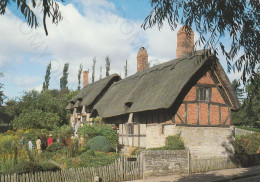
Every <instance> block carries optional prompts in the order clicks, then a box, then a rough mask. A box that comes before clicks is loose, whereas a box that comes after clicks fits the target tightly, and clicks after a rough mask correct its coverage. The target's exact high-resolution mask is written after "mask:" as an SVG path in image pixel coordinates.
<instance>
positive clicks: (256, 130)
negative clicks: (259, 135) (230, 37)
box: [236, 126, 260, 132]
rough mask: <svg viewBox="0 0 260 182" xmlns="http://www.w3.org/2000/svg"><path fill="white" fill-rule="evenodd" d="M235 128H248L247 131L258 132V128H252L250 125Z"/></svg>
mask: <svg viewBox="0 0 260 182" xmlns="http://www.w3.org/2000/svg"><path fill="white" fill-rule="evenodd" d="M236 128H240V129H243V130H248V131H254V132H260V128H252V127H246V126H236Z"/></svg>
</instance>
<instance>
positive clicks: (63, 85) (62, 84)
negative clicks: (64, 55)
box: [60, 63, 69, 90]
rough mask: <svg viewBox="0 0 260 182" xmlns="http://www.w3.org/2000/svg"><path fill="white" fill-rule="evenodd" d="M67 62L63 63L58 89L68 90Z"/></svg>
mask: <svg viewBox="0 0 260 182" xmlns="http://www.w3.org/2000/svg"><path fill="white" fill-rule="evenodd" d="M68 71H69V63H65V64H64V68H63V75H62V77H61V78H60V90H68V75H69V72H68Z"/></svg>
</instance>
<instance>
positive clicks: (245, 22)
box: [142, 0, 260, 82]
mask: <svg viewBox="0 0 260 182" xmlns="http://www.w3.org/2000/svg"><path fill="white" fill-rule="evenodd" d="M151 6H152V8H153V9H152V10H151V13H150V14H149V15H148V16H147V17H146V18H145V20H144V23H143V25H142V27H143V28H144V29H147V28H151V27H153V26H155V25H158V28H159V29H160V28H162V26H163V24H164V23H168V24H169V26H170V27H171V29H172V30H175V29H176V28H177V27H178V25H180V24H182V25H186V32H188V33H190V28H189V27H194V28H195V30H196V32H198V33H199V40H198V41H197V42H196V44H199V45H201V44H202V45H204V49H211V50H212V52H213V53H214V52H215V53H216V52H217V50H218V47H219V46H220V48H221V51H222V53H223V54H224V55H225V56H226V60H227V63H228V71H229V70H231V69H232V68H233V69H236V70H238V71H242V76H241V78H242V79H243V81H244V82H245V81H246V80H247V78H246V77H247V76H248V77H249V78H252V77H254V73H255V69H256V67H257V66H258V65H259V60H260V59H259V55H260V50H259V49H256V47H257V48H258V47H260V45H259V30H260V28H259V22H260V16H259V1H255V0H253V1H247V0H241V1H196V2H194V1H191V0H176V1H162V0H152V1H151ZM230 17H232V18H230ZM225 34H226V35H229V36H230V40H231V42H230V45H224V44H227V43H224V41H226V39H221V37H222V36H224V35H225ZM239 50H243V52H244V54H243V55H241V56H238V55H239V53H240V51H239ZM236 57H237V58H238V59H237V60H235V62H233V60H234V59H235V58H236ZM232 64H233V65H232Z"/></svg>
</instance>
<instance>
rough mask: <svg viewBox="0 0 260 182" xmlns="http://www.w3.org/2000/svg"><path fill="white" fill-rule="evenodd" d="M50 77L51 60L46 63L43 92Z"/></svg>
mask: <svg viewBox="0 0 260 182" xmlns="http://www.w3.org/2000/svg"><path fill="white" fill-rule="evenodd" d="M50 78H51V62H50V63H49V64H48V66H47V68H46V74H45V79H44V82H43V85H42V91H43V92H44V91H46V90H48V89H49V83H50Z"/></svg>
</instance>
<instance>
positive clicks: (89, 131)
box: [78, 124, 98, 141]
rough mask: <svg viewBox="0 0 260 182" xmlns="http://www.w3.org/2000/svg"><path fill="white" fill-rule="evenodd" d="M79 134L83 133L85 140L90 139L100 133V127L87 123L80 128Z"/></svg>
mask: <svg viewBox="0 0 260 182" xmlns="http://www.w3.org/2000/svg"><path fill="white" fill-rule="evenodd" d="M78 135H79V136H81V135H83V137H84V138H85V140H86V141H88V140H90V139H92V138H94V137H95V136H97V135H98V127H96V126H92V125H86V124H85V125H84V126H82V127H80V128H79V129H78Z"/></svg>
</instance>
